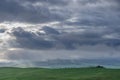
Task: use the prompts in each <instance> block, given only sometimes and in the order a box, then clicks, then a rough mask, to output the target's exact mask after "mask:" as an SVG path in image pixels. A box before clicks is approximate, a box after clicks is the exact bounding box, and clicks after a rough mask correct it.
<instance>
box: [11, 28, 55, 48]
mask: <svg viewBox="0 0 120 80" xmlns="http://www.w3.org/2000/svg"><path fill="white" fill-rule="evenodd" d="M12 32H13V33H12V34H11V35H13V36H15V37H16V41H17V42H18V44H19V47H21V48H30V49H47V48H52V47H53V42H52V41H49V40H45V39H44V38H43V37H42V36H39V35H37V34H35V33H32V32H29V31H25V30H24V29H22V28H20V27H19V28H15V29H13V30H12Z"/></svg>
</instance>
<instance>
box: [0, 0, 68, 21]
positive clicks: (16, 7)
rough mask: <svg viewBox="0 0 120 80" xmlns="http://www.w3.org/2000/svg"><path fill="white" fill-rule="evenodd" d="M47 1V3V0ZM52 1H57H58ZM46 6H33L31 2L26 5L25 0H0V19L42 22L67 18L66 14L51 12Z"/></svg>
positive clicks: (39, 0)
mask: <svg viewBox="0 0 120 80" xmlns="http://www.w3.org/2000/svg"><path fill="white" fill-rule="evenodd" d="M31 1H32V0H31ZM31 1H28V2H31ZM52 1H53V0H52ZM36 2H40V3H42V2H45V1H42V0H38V1H37V0H36ZM47 2H48V3H49V1H47ZM53 2H56V3H57V2H58V3H59V2H60V1H53ZM25 3H26V4H25ZM23 4H24V5H23ZM43 4H44V3H43ZM48 7H49V5H44V6H39V7H35V6H33V5H32V3H30V4H29V5H27V2H26V0H24V1H19V0H2V1H1V2H0V17H1V19H0V21H1V22H3V21H13V22H28V23H44V22H51V21H61V20H64V19H66V18H68V17H67V16H61V15H59V14H57V13H52V12H51V11H50V10H49V8H48Z"/></svg>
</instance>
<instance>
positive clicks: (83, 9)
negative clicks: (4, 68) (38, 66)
mask: <svg viewBox="0 0 120 80" xmlns="http://www.w3.org/2000/svg"><path fill="white" fill-rule="evenodd" d="M119 52H120V0H0V63H2V64H1V65H3V64H4V63H11V62H12V63H11V64H8V65H10V66H11V65H12V64H13V63H16V62H17V63H18V64H19V65H25V63H27V62H28V63H30V65H33V64H32V62H35V61H48V60H56V59H62V60H64V59H68V60H74V59H113V58H114V59H119V58H120V53H119ZM24 62H25V63H24Z"/></svg>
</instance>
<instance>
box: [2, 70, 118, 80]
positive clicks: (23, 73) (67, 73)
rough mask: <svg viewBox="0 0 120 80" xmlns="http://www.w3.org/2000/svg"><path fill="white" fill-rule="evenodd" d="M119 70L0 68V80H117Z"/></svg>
mask: <svg viewBox="0 0 120 80" xmlns="http://www.w3.org/2000/svg"><path fill="white" fill-rule="evenodd" d="M119 79H120V70H119V69H104V68H66V69H42V68H0V80H119Z"/></svg>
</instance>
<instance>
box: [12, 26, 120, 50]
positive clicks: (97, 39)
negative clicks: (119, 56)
mask: <svg viewBox="0 0 120 80" xmlns="http://www.w3.org/2000/svg"><path fill="white" fill-rule="evenodd" d="M41 30H42V31H44V32H45V33H44V34H42V33H40V31H36V32H31V31H26V30H24V29H22V28H20V27H19V28H14V29H13V30H12V32H11V35H13V36H14V37H15V38H16V42H17V43H18V44H19V46H15V47H21V48H28V49H71V50H73V49H77V48H79V47H80V46H84V45H91V46H95V45H100V44H103V45H107V46H109V47H117V46H120V39H119V38H116V37H115V38H114V37H113V38H107V37H104V36H106V35H107V34H108V33H106V32H103V33H101V32H97V31H87V30H86V31H84V32H82V33H79V32H74V33H68V32H65V33H59V32H58V31H57V30H56V29H53V28H51V27H48V26H45V27H43V28H42V29H41Z"/></svg>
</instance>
